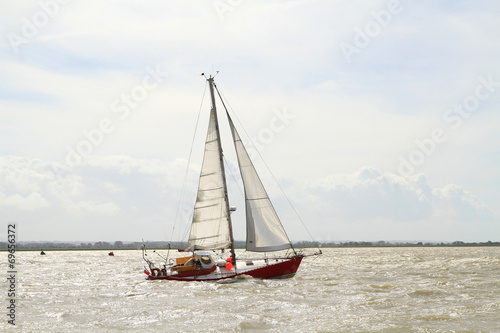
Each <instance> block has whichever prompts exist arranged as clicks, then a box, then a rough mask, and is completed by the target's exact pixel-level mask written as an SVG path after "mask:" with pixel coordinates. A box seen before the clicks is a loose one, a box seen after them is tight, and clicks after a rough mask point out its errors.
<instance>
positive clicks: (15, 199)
mask: <svg viewBox="0 0 500 333" xmlns="http://www.w3.org/2000/svg"><path fill="white" fill-rule="evenodd" d="M55 165H57V163H55V162H46V161H42V160H39V159H37V160H29V159H26V158H21V157H14V156H2V157H0V212H1V213H2V216H4V217H5V218H7V219H11V220H13V221H18V222H21V223H22V224H24V227H23V230H24V231H23V237H24V238H25V239H29V240H31V239H40V237H42V238H43V239H48V240H58V239H67V240H82V239H84V240H99V239H101V240H102V239H109V240H113V239H123V240H134V239H136V237H137V232H138V229H139V228H140V226H141V225H144V223H145V221H147V223H146V225H147V226H148V229H147V230H148V231H144V233H150V232H151V234H150V235H149V237H153V238H154V237H155V235H158V234H165V230H166V228H167V227H166V226H167V225H168V223H165V220H167V217H168V216H174V213H175V209H176V208H177V205H178V203H179V199H178V194H179V193H180V192H181V191H180V186H181V183H182V178H181V177H180V176H179V175H184V171H185V165H186V163H185V162H182V161H174V162H172V163H161V162H159V161H157V160H144V159H142V160H141V159H137V158H132V157H129V156H108V157H89V158H88V159H86V160H85V161H84V163H83V164H82V165H81V166H80V167H79V168H76V169H72V170H68V172H66V173H65V174H64V175H63V176H61V175H60V174H58V173H57V172H56V170H57V169H55V168H54V166H55ZM191 185H192V186H193V184H191ZM194 186H195V185H194ZM184 218H186V217H184ZM169 223H173V221H169ZM49 224H50V225H52V227H53V230H52V231H51V232H50V233H48V232H46V233H42V234H40V233H38V229H39V225H49ZM83 226H86V228H85V230H83V231H82V228H83ZM117 226H120V229H119V230H116V229H115V227H117ZM93 228H94V229H95V228H97V229H98V230H99V232H98V233H95V232H94V231H92V229H93ZM145 230H146V229H145ZM151 230H153V231H151Z"/></svg>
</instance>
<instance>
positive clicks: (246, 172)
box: [226, 113, 292, 252]
mask: <svg viewBox="0 0 500 333" xmlns="http://www.w3.org/2000/svg"><path fill="white" fill-rule="evenodd" d="M226 114H227V113H226ZM227 118H228V120H229V125H230V127H231V132H232V134H233V140H234V146H235V149H236V155H237V156H238V164H239V166H240V172H241V177H242V179H243V186H244V188H245V208H246V209H245V210H246V220H247V244H246V248H247V250H248V251H256V252H266V251H278V250H283V249H288V248H291V247H292V245H291V243H290V240H289V239H288V236H287V235H286V232H285V229H284V228H283V225H282V224H281V222H280V219H279V217H278V215H277V214H276V211H275V210H274V207H273V205H272V203H271V200H270V199H269V196H268V195H267V192H266V190H265V189H264V186H263V185H262V181H261V180H260V178H259V175H258V174H257V171H256V170H255V167H254V166H253V163H252V161H251V160H250V156H248V153H247V151H246V149H245V146H244V145H243V142H242V141H241V138H240V136H239V134H238V132H237V131H236V128H235V127H234V124H233V121H232V120H231V117H230V116H229V114H227Z"/></svg>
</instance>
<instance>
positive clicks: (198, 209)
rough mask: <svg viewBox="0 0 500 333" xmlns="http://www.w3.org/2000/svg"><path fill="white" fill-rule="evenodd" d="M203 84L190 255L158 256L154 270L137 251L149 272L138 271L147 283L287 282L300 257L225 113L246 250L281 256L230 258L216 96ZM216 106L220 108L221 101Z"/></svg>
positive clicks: (230, 234)
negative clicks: (239, 184)
mask: <svg viewBox="0 0 500 333" xmlns="http://www.w3.org/2000/svg"><path fill="white" fill-rule="evenodd" d="M202 75H203V74H202ZM205 78H206V77H205ZM206 80H207V82H208V85H209V88H210V95H211V100H212V107H211V111H210V120H209V124H208V132H207V137H206V141H205V153H204V157H203V163H202V168H201V172H200V178H199V184H198V194H197V197H196V203H195V206H194V212H193V219H192V223H191V231H190V235H189V241H188V250H189V251H190V252H192V254H191V255H189V256H185V257H181V258H175V259H173V258H171V259H169V258H168V256H167V258H163V257H162V259H163V260H164V262H163V263H162V264H160V265H158V266H156V265H155V264H154V263H153V262H152V261H150V260H149V259H147V258H146V256H147V253H146V249H145V246H143V258H144V260H145V261H146V262H147V264H148V268H149V269H148V268H145V269H144V272H145V273H146V274H147V276H148V277H147V278H148V279H149V280H180V281H213V280H221V279H228V278H234V277H236V276H240V275H249V276H252V277H255V278H261V279H267V278H278V277H279V278H281V277H292V276H293V275H295V273H296V272H297V270H298V268H299V266H300V263H301V262H302V258H303V257H305V256H306V255H305V254H304V253H303V252H297V251H296V250H295V249H294V247H293V245H292V243H291V242H290V240H289V238H288V236H287V234H286V232H285V229H284V228H283V225H282V224H281V221H280V219H279V217H278V215H277V214H276V211H275V209H274V207H273V205H272V203H271V200H270V199H269V196H268V195H267V192H266V190H265V189H264V186H263V185H262V181H261V180H260V177H259V176H258V174H257V171H256V170H255V168H254V165H253V163H252V161H251V160H250V156H249V155H248V152H247V150H246V148H245V146H244V145H243V142H242V141H241V138H240V136H239V134H238V132H237V130H236V128H235V126H234V123H233V121H232V119H231V117H230V115H229V112H228V110H227V109H225V111H226V117H227V119H228V122H229V127H230V130H231V133H232V137H233V143H234V147H235V151H236V155H237V159H238V165H239V169H240V173H241V177H242V180H243V187H244V192H245V210H246V231H247V236H246V237H247V239H246V250H247V251H249V252H257V253H262V252H265V253H269V252H275V253H278V252H279V253H283V252H285V251H286V252H285V253H284V254H282V255H279V256H275V257H267V256H266V257H264V258H262V257H260V258H237V257H236V253H235V250H234V239H233V230H232V222H231V211H233V210H234V209H232V208H231V207H230V205H229V199H228V191H227V184H226V176H225V170H224V162H223V152H222V144H221V139H220V133H219V121H218V117H217V107H216V102H215V90H217V94H218V96H219V97H220V93H219V90H218V89H217V86H216V85H215V83H214V78H213V77H212V76H210V77H209V78H206ZM221 102H222V105H223V106H224V108H225V104H224V101H223V100H222V98H221ZM227 250H229V251H227ZM318 254H321V250H320V251H319V252H318V253H315V254H313V255H318Z"/></svg>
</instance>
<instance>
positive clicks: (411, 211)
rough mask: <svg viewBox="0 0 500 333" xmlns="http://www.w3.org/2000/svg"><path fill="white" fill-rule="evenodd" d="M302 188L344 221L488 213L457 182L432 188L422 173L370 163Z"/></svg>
mask: <svg viewBox="0 0 500 333" xmlns="http://www.w3.org/2000/svg"><path fill="white" fill-rule="evenodd" d="M308 193H312V197H310V201H311V202H312V204H313V205H314V204H315V205H316V206H317V209H318V210H321V211H323V212H324V213H325V214H326V215H328V216H331V217H332V218H337V219H342V220H344V221H375V220H377V219H385V220H390V221H395V222H401V223H404V222H413V221H425V220H434V219H437V218H438V217H439V218H446V219H447V220H450V219H453V220H455V221H465V222H470V223H475V222H479V221H485V220H489V219H492V218H493V217H494V214H493V212H492V210H491V209H490V208H489V207H488V206H487V205H486V204H485V203H484V202H482V201H481V200H480V199H479V198H477V197H476V196H474V195H473V194H471V193H470V192H468V191H466V190H464V189H463V188H462V187H460V186H458V185H455V184H448V185H446V186H444V187H443V188H434V189H433V188H431V186H430V185H429V184H428V182H427V179H426V177H425V176H424V175H422V174H419V175H414V176H410V177H401V176H398V175H395V174H392V173H381V172H379V171H378V170H376V169H374V168H370V167H364V168H361V169H360V170H358V171H357V172H355V173H352V174H342V175H332V176H328V177H326V178H325V179H321V180H319V181H316V182H314V183H312V184H310V185H309V188H308ZM318 205H319V206H318Z"/></svg>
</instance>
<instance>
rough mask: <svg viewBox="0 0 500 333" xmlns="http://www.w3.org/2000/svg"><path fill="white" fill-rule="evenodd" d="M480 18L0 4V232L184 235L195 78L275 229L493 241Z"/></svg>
mask: <svg viewBox="0 0 500 333" xmlns="http://www.w3.org/2000/svg"><path fill="white" fill-rule="evenodd" d="M499 16H500V2H498V1H494V0H491V1H480V2H477V1H438V2H436V1H427V0H424V1H410V0H401V1H397V0H388V1H375V0H371V1H362V0H360V1H356V0H352V1H313V0H297V1H288V0H287V1H284V0H283V1H280V0H276V1H264V0H257V1H244V0H215V1H212V0H209V1H201V0H191V1H147V0H146V1H140V2H137V1H129V0H124V1H106V2H104V1H98V0H88V1H69V0H64V1H63V0H41V1H16V2H15V3H14V2H2V3H1V4H0V22H1V24H0V36H1V38H0V221H2V222H3V224H4V227H3V228H5V231H0V233H1V234H2V238H5V239H7V238H6V230H7V224H9V223H16V224H17V225H18V234H17V237H18V238H17V239H18V241H116V240H121V241H140V240H141V239H145V240H185V239H186V238H185V235H186V232H187V230H188V228H189V220H190V214H191V212H192V208H193V203H194V200H195V196H196V188H197V182H198V173H199V170H200V164H201V160H202V153H203V151H202V148H203V144H204V138H205V136H206V129H207V122H208V114H209V109H210V100H209V96H208V91H207V90H206V80H205V79H204V78H203V76H200V74H201V73H206V75H217V76H216V78H215V80H216V84H217V86H218V87H219V88H220V90H221V92H222V94H223V95H224V97H225V98H226V100H227V101H228V103H229V106H230V111H231V112H232V114H233V115H234V116H233V117H235V118H236V119H238V121H237V122H236V126H240V127H239V132H240V134H241V135H242V137H243V141H244V142H245V143H246V144H247V145H248V147H249V148H248V149H249V151H250V153H251V155H252V157H253V158H254V164H255V166H256V168H257V170H258V171H259V172H260V174H261V178H262V180H263V183H264V185H265V186H266V188H267V190H268V193H269V196H270V197H271V200H272V201H273V203H274V205H275V207H276V210H277V212H278V215H279V216H280V218H281V220H282V223H283V225H284V227H285V229H286V231H287V233H288V236H289V238H290V239H292V240H295V241H298V240H314V241H333V242H336V241H347V240H353V241H379V240H385V241H439V242H441V241H444V242H451V241H457V240H459V241H468V242H483V241H489V240H491V241H498V240H500V200H499V199H498V198H500V168H499V164H500V131H499V130H498V126H499V125H500V114H499V112H498V111H499V107H500V39H499V38H498V31H500V21H499V20H498V17H499ZM217 72H218V73H217ZM219 108H221V107H220V105H219ZM220 118H221V119H220V121H221V136H222V139H223V140H225V138H228V139H230V137H229V134H228V133H229V132H228V130H227V129H224V128H225V126H227V124H226V120H225V118H224V117H223V116H221V117H220ZM195 129H196V131H195ZM225 143H226V144H225V145H224V154H225V158H226V161H227V162H226V163H227V165H226V168H227V169H228V171H230V172H229V175H228V187H229V195H230V202H231V205H234V206H237V207H238V210H237V211H236V212H234V213H233V215H232V219H233V224H234V233H235V238H236V239H238V240H244V238H245V235H244V231H245V226H244V223H245V222H244V219H245V213H244V201H243V195H242V194H241V193H242V192H241V184H240V183H239V182H240V181H241V180H240V177H239V175H238V174H237V161H236V157H235V155H234V152H233V151H232V149H233V148H232V146H231V142H230V140H229V142H227V141H225ZM223 144H224V143H223ZM191 151H192V154H191V158H190V152H191ZM188 161H189V163H188ZM266 166H267V167H266ZM269 170H270V171H269ZM275 179H276V180H277V181H275ZM280 188H281V189H282V190H283V191H281V190H280ZM289 203H291V205H290V204H289ZM295 212H296V213H297V214H296V213H295Z"/></svg>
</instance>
